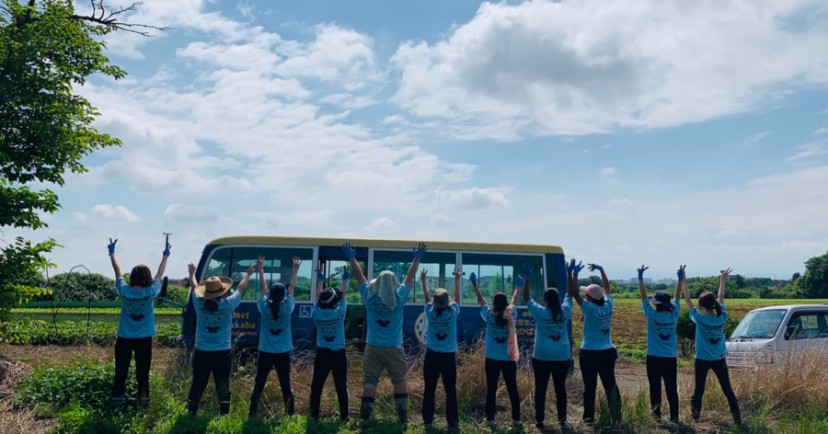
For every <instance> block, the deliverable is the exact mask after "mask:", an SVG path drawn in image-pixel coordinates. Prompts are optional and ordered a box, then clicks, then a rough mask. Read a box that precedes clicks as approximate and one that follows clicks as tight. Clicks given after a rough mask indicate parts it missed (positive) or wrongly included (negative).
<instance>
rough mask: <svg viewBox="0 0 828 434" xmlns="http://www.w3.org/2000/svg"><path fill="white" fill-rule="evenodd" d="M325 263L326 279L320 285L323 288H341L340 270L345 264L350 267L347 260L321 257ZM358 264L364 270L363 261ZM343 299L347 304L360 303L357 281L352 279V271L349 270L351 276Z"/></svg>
mask: <svg viewBox="0 0 828 434" xmlns="http://www.w3.org/2000/svg"><path fill="white" fill-rule="evenodd" d="M322 262H324V265H325V273H326V277H327V281H326V282H325V283H324V284H323V285H322V287H323V288H327V287H334V288H340V290H341V289H342V270H343V269H344V268H345V267H346V266H347V267H350V265H349V264H348V261H339V260H330V261H329V260H325V259H322ZM359 266H360V267H361V268H362V269H363V270H365V262H360V264H359ZM345 300H346V301H347V302H348V304H352V303H362V300H360V297H359V283H357V281H356V279H354V272H353V270H352V271H351V278H350V280H349V281H348V291H347V293H346V297H345Z"/></svg>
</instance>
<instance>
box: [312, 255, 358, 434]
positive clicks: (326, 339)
mask: <svg viewBox="0 0 828 434" xmlns="http://www.w3.org/2000/svg"><path fill="white" fill-rule="evenodd" d="M317 273H318V274H317V279H316V304H315V305H314V306H313V310H311V318H312V319H313V322H314V324H316V356H315V357H314V359H313V377H312V379H311V395H310V413H311V418H312V419H314V420H318V419H319V407H320V404H321V400H322V389H323V388H324V387H325V380H326V379H327V378H328V374H329V373H332V374H333V380H334V387H335V389H336V400H337V401H338V402H339V419H341V420H343V421H346V420H348V418H349V411H348V402H349V401H348V354H347V353H346V352H345V316H346V314H347V312H348V304H347V301H346V294H347V291H348V278H349V277H350V272H349V270H348V267H345V268H344V269H343V270H342V287H341V289H340V290H339V291H337V290H336V288H325V289H322V287H323V285H324V283H325V277H326V276H325V274H324V270H323V269H322V266H321V265H320V266H319V268H318V269H317ZM319 273H321V274H319Z"/></svg>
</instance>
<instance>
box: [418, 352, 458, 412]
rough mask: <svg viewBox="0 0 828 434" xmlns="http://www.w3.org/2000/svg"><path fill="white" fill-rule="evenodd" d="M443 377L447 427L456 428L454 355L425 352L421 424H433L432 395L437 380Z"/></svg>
mask: <svg viewBox="0 0 828 434" xmlns="http://www.w3.org/2000/svg"><path fill="white" fill-rule="evenodd" d="M440 377H443V388H444V389H445V390H446V422H447V423H448V425H449V426H456V425H457V421H458V412H457V357H456V353H440V352H437V351H431V350H426V353H425V360H423V380H424V382H425V390H424V391H423V422H424V423H427V424H430V423H432V422H434V394H435V392H436V391H437V380H438V379H439V378H440Z"/></svg>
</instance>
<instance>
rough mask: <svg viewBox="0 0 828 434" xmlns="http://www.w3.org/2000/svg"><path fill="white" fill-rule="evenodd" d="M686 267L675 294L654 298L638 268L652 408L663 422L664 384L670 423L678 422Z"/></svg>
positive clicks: (657, 417) (662, 294)
mask: <svg viewBox="0 0 828 434" xmlns="http://www.w3.org/2000/svg"><path fill="white" fill-rule="evenodd" d="M684 267H685V266H684V265H682V266H680V267H679V269H678V271H677V272H676V275H677V277H678V282H677V283H676V291H675V294H674V295H673V296H672V297H670V294H668V293H667V292H665V291H656V293H655V295H654V296H652V297H648V296H647V288H646V287H645V286H644V271H646V270H647V269H648V268H649V267H646V266H644V265H642V266H641V268H639V269H638V290H639V292H640V293H641V309H642V311H643V312H644V318H645V319H646V320H647V380H648V381H649V383H650V408H651V409H652V412H653V417H655V418H656V420H661V382H662V380H663V381H664V389H665V391H666V392H667V402H668V403H669V404H670V420H671V421H673V422H676V423H678V421H679V409H678V403H679V401H678V341H677V340H676V325H677V324H678V319H679V312H680V310H681V303H680V301H681V300H679V291H681V285H682V282H684V280H685V274H684Z"/></svg>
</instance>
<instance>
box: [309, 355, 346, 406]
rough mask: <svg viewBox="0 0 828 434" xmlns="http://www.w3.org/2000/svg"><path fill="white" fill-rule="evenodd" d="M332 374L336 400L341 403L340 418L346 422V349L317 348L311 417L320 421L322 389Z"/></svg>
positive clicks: (312, 384) (314, 363) (312, 382)
mask: <svg viewBox="0 0 828 434" xmlns="http://www.w3.org/2000/svg"><path fill="white" fill-rule="evenodd" d="M330 373H333V380H334V387H335V388H336V399H337V400H338V401H339V418H340V419H342V420H346V419H348V355H347V354H346V353H345V349H344V348H343V349H341V350H336V351H333V350H329V349H327V348H316V357H314V359H313V379H312V380H311V395H310V411H311V417H312V418H314V419H319V406H320V401H321V400H322V389H323V388H324V387H325V380H327V379H328V374H330Z"/></svg>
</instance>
